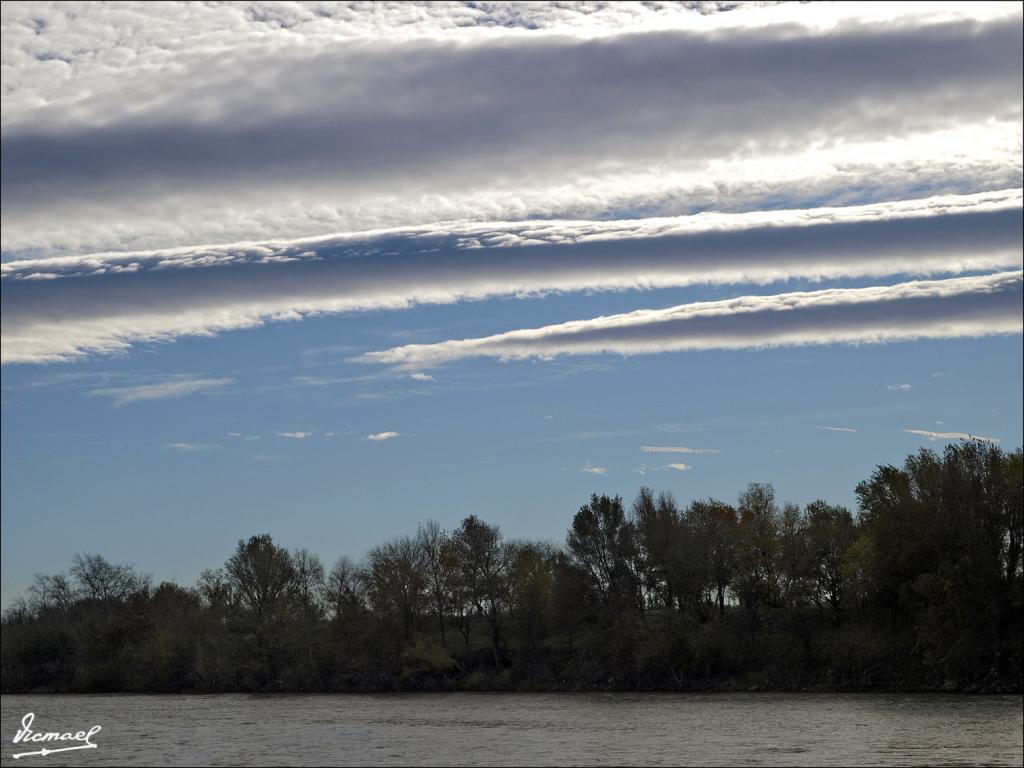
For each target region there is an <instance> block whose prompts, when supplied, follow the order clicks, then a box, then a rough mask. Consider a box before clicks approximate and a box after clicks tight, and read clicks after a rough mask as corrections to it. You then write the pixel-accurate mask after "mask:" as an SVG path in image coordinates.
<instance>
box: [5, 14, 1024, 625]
mask: <svg viewBox="0 0 1024 768" xmlns="http://www.w3.org/2000/svg"><path fill="white" fill-rule="evenodd" d="M129 8H130V12H129V10H128V9H129ZM194 8H196V9H197V10H196V12H195V13H186V12H184V11H183V10H182V9H181V8H180V7H177V6H175V7H172V8H170V9H169V10H168V12H167V14H166V18H164V19H162V20H161V23H160V24H157V23H156V19H155V18H154V17H152V16H147V14H148V13H149V11H147V10H146V7H145V6H141V7H134V6H130V5H128V4H125V5H122V6H99V5H95V6H85V7H84V8H83V9H80V11H79V13H77V14H74V13H72V12H70V11H68V10H67V8H66V7H65V6H62V5H60V4H56V5H52V6H51V5H47V4H18V3H7V4H5V5H4V10H3V13H4V17H3V39H4V49H5V50H4V57H5V60H4V64H5V67H7V69H5V81H8V82H9V85H8V88H9V94H7V95H5V109H4V122H3V144H4V157H5V163H4V176H3V183H4V198H3V207H4V210H3V249H2V250H3V268H4V275H3V281H2V288H3V359H4V365H3V368H2V378H3V384H2V404H0V408H2V426H0V453H2V461H0V472H2V494H0V497H2V533H3V537H2V539H3V540H2V559H3V562H2V574H3V588H2V596H0V602H2V604H3V605H5V606H6V605H9V604H10V602H11V600H12V599H14V597H16V596H17V595H18V594H20V593H21V592H22V591H23V590H24V589H25V588H26V587H27V585H28V584H29V583H30V581H31V577H32V574H33V573H35V572H54V571H60V570H63V569H65V568H66V567H67V564H68V562H69V560H70V558H71V556H72V555H73V554H74V553H76V552H99V553H102V554H104V555H105V556H107V557H109V558H110V559H112V560H115V561H127V562H134V563H136V564H137V565H138V566H140V567H141V568H143V569H144V570H147V571H150V572H152V573H153V575H154V577H155V579H156V580H158V581H159V580H162V579H176V580H178V581H181V582H184V583H190V582H192V581H194V580H195V578H196V577H197V576H198V574H199V572H200V570H202V569H203V568H206V567H215V566H217V565H219V564H220V563H222V562H223V560H224V559H225V558H226V557H227V556H228V554H229V553H230V551H231V549H232V547H233V546H234V543H235V542H236V541H237V540H238V539H239V538H241V537H243V536H248V535H250V534H253V533H257V532H264V531H266V532H269V533H271V534H272V535H273V536H274V537H275V539H277V540H279V541H280V542H282V543H283V544H285V545H287V546H307V547H309V548H311V549H313V550H314V551H317V552H318V553H319V554H320V555H321V556H322V557H323V558H324V559H325V560H326V561H328V562H330V561H333V560H334V559H335V558H336V557H338V556H340V555H349V556H352V557H359V556H360V555H361V554H362V553H363V552H364V551H365V550H366V549H368V548H369V547H370V546H373V545H375V544H377V543H379V542H380V541H382V540H383V539H386V538H388V537H392V536H396V535H401V534H405V533H410V532H412V531H414V530H415V526H416V524H417V523H418V522H420V521H422V520H424V519H426V518H428V517H430V518H434V519H436V520H438V521H440V522H441V523H442V525H444V526H445V527H449V528H450V527H454V526H455V525H457V523H458V521H459V520H460V519H461V518H462V517H464V516H465V515H467V514H471V513H475V514H479V515H481V516H482V517H484V518H485V519H487V520H489V521H492V522H495V523H498V524H500V525H501V527H502V529H503V530H504V531H505V533H506V534H507V535H509V536H514V537H524V538H543V539H549V540H552V541H555V542H561V541H562V540H563V538H564V534H565V530H566V528H567V526H568V524H569V521H570V519H571V517H572V514H573V513H574V512H575V510H576V509H577V508H578V507H579V505H580V504H582V503H583V502H585V501H586V499H587V497H588V496H589V494H590V493H592V492H608V493H619V494H622V495H624V496H625V497H627V498H630V497H632V496H633V495H634V494H635V492H636V491H637V489H638V488H639V487H640V486H641V485H648V486H650V487H652V488H654V489H655V490H670V491H672V492H673V493H674V494H675V495H676V496H677V498H678V499H680V500H681V501H684V502H686V501H689V500H691V499H694V498H702V497H707V496H714V497H717V498H722V499H725V500H734V499H735V497H736V495H737V494H738V493H739V492H740V491H741V490H742V489H743V487H744V486H745V485H746V483H748V482H751V481H760V482H771V483H773V484H774V485H775V487H776V490H777V492H778V495H779V497H780V498H781V499H783V500H790V501H794V502H798V503H801V504H802V503H806V502H809V501H811V500H813V499H816V498H825V499H827V500H829V501H832V502H835V503H842V504H846V505H848V506H851V507H852V506H853V505H854V495H853V488H854V486H855V484H856V483H857V482H858V481H859V480H861V479H864V478H866V477H867V476H868V475H869V474H870V472H871V470H872V469H873V467H874V466H875V465H876V464H879V463H887V462H899V461H901V460H902V458H903V457H904V456H905V455H906V454H907V453H910V452H912V451H915V450H917V449H918V448H919V447H922V446H927V447H931V448H936V449H938V448H941V447H942V445H943V444H944V443H945V442H946V441H948V440H951V439H957V436H959V435H966V434H970V435H974V436H978V437H980V438H983V439H987V440H993V441H998V442H999V444H1000V445H1001V446H1003V447H1005V448H1007V449H1012V448H1014V447H1016V446H1019V445H1020V444H1021V443H1022V426H1021V424H1022V412H1021V411H1022V407H1021V394H1020V393H1021V391H1022V388H1024V381H1022V379H1024V358H1022V352H1021V323H1022V321H1021V272H1020V270H1021V260H1022V257H1021V189H1020V187H1021V175H1022V172H1021V149H1020V148H1021V125H1020V120H1021V112H1022V108H1021V97H1020V84H1021V83H1020V80H1021V66H1020V64H1021V33H1020V27H1021V24H1020V22H1021V18H1020V13H1021V11H1020V6H1019V4H1016V5H1015V4H1009V5H1006V4H972V5H961V6H935V5H928V4H914V5H912V6H910V7H903V6H896V5H883V4H878V5H874V6H867V7H858V6H853V5H840V6H832V5H829V4H818V5H816V6H814V8H813V10H810V11H806V10H804V11H801V10H800V9H799V8H797V7H794V6H790V5H789V4H782V5H779V6H773V7H767V8H756V7H752V6H750V7H747V6H741V7H738V8H736V9H733V10H727V11H720V12H715V13H712V12H709V9H708V8H707V7H700V8H693V7H690V6H689V5H687V4H680V5H666V6H664V7H662V8H660V9H649V8H645V7H643V6H635V5H630V4H619V5H613V6H612V7H610V8H592V9H591V8H587V7H583V6H580V7H576V8H575V9H573V8H569V9H567V8H563V7H560V6H551V5H547V4H536V5H519V6H509V5H507V4H493V5H488V6H487V7H486V8H482V9H481V8H476V7H473V6H465V5H461V4H450V5H436V6H431V7H422V6H413V8H414V10H410V11H403V12H400V10H399V9H394V8H391V9H387V8H384V7H378V8H377V9H376V10H375V11H374V12H372V13H371V12H368V11H365V9H364V10H359V9H347V8H345V7H344V6H338V7H333V6H332V9H333V10H330V12H328V11H327V10H325V8H323V7H314V6H313V5H291V4H277V5H275V4H269V5H267V4H261V10H260V12H259V13H255V12H254V11H253V9H254V8H255V6H253V7H250V6H247V5H245V4H235V5H233V6H209V7H207V6H204V7H203V8H202V10H198V8H199V7H198V6H195V7H194ZM179 11H180V13H179ZM342 11H344V12H342ZM200 29H201V30H202V34H199V32H198V31H197V30H200ZM211 52H213V53H220V54H230V55H227V56H223V57H222V59H219V61H222V62H223V64H222V65H218V67H219V68H218V69H217V70H216V73H215V75H211V74H210V73H209V69H208V67H207V64H208V57H209V56H211V55H213V54H212V53H211ZM868 52H870V54H871V55H870V56H868V55H867V53H868ZM254 61H258V62H259V63H260V67H259V73H258V74H253V69H252V66H251V64H252V62H254ZM382 62H385V63H386V66H385V64H382ZM915 62H916V64H915ZM382 67H384V69H385V70H386V71H384V73H383V74H381V72H382V69H381V68H382ZM8 71H9V72H10V73H11V74H10V77H8V75H7V74H6V72H8ZM544 71H550V72H552V74H551V76H550V77H548V78H543V77H540V75H541V74H542V73H543V72H544ZM883 71H884V72H886V73H887V74H886V76H885V77H882V76H881V73H882V72H883ZM892 72H899V73H900V74H899V75H897V76H893V75H892ZM682 73H690V74H691V77H689V78H687V79H685V80H681V79H680V76H681V74H682ZM694 73H699V76H698V74H694ZM296 79H298V81H299V82H301V83H302V88H301V89H296V88H295V87H294V83H292V81H293V80H296ZM499 82H500V83H501V84H502V86H501V87H500V88H496V87H495V86H494V84H495V83H499ZM766 93H767V94H769V96H770V98H768V97H767V96H765V94H766ZM268 94H272V95H274V98H272V99H269V100H268ZM755 123H756V125H755ZM41 126H42V127H41ZM182 136H184V137H186V138H185V139H182V138H181V137H182ZM640 310H653V311H651V312H639V313H638V311H640ZM908 430H913V431H908ZM389 433H393V434H389ZM645 448H646V449H647V450H645ZM652 448H654V449H660V450H650V449H652ZM669 449H671V450H669Z"/></svg>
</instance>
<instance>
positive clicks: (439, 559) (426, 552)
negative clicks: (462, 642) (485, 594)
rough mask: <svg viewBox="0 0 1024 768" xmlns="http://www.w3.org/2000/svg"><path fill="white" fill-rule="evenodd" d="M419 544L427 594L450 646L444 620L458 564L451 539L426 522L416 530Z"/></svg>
mask: <svg viewBox="0 0 1024 768" xmlns="http://www.w3.org/2000/svg"><path fill="white" fill-rule="evenodd" d="M416 543H417V544H418V545H419V548H420V551H421V552H422V553H423V565H424V571H425V573H426V577H427V591H428V592H429V593H430V601H431V603H432V606H433V609H434V612H435V613H436V614H437V622H438V626H439V627H440V629H441V644H442V645H447V644H448V641H447V638H446V637H445V624H444V617H445V614H446V613H447V612H448V610H449V607H450V606H451V603H452V591H453V588H454V586H455V585H454V581H455V578H456V576H457V574H458V570H459V563H458V558H457V556H456V553H455V548H454V545H453V543H452V540H451V537H450V536H448V534H447V533H445V532H444V531H442V530H441V526H440V525H439V524H438V523H437V522H436V521H435V520H427V522H425V523H424V524H423V525H421V526H420V527H419V529H418V530H417V531H416Z"/></svg>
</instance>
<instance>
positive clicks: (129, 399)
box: [89, 377, 233, 405]
mask: <svg viewBox="0 0 1024 768" xmlns="http://www.w3.org/2000/svg"><path fill="white" fill-rule="evenodd" d="M232 381H233V379H226V378H220V379H190V378H185V377H178V378H174V379H170V380H168V381H161V382H157V383H155V384H140V385H136V386H131V387H103V388H101V389H94V390H92V391H91V392H90V393H89V394H90V395H99V396H103V397H111V398H113V400H114V405H125V404H126V403H134V402H138V401H141V400H162V399H164V398H168V397H184V396H186V395H191V394H195V393H196V392H203V391H206V390H210V389H216V388H217V387H223V386H224V385H225V384H230V383H231V382H232Z"/></svg>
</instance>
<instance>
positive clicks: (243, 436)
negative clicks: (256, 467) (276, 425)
mask: <svg viewBox="0 0 1024 768" xmlns="http://www.w3.org/2000/svg"><path fill="white" fill-rule="evenodd" d="M228 437H233V438H235V439H236V440H245V441H246V442H252V441H253V440H259V439H260V436H259V435H246V434H244V433H242V432H228Z"/></svg>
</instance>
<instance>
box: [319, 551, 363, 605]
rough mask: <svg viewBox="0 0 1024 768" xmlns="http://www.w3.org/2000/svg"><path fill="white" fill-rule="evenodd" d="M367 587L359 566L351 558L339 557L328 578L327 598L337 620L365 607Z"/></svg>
mask: <svg viewBox="0 0 1024 768" xmlns="http://www.w3.org/2000/svg"><path fill="white" fill-rule="evenodd" d="M365 592H366V587H365V584H364V582H363V578H362V573H361V572H360V570H359V566H357V565H356V564H355V562H353V560H352V559H351V558H349V557H339V558H338V561H337V562H336V563H335V564H334V567H333V568H331V572H330V574H329V575H328V576H327V585H326V590H325V597H326V600H327V604H328V606H329V607H330V610H331V612H332V613H333V614H334V617H335V618H340V617H341V616H343V615H345V613H346V612H347V611H349V610H350V609H352V608H355V607H359V606H362V605H363V598H364V594H365Z"/></svg>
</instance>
